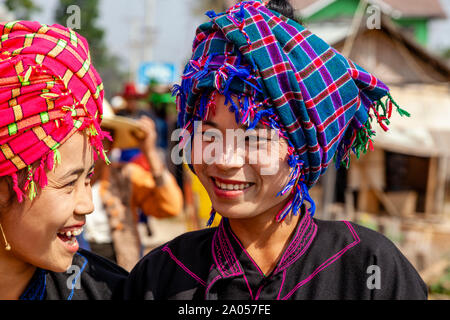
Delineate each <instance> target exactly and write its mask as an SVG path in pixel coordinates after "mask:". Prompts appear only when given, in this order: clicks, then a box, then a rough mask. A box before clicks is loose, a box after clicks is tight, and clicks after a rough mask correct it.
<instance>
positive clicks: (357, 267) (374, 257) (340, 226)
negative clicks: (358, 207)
mask: <svg viewBox="0 0 450 320" xmlns="http://www.w3.org/2000/svg"><path fill="white" fill-rule="evenodd" d="M314 220H315V222H316V224H317V226H318V228H317V229H318V231H317V239H316V240H317V245H318V246H319V247H320V246H330V247H332V250H330V251H329V252H336V253H338V255H339V257H341V258H340V260H341V263H344V264H345V265H346V266H351V267H352V270H353V271H356V272H358V273H359V274H367V273H370V272H373V270H378V271H379V272H380V274H381V283H382V284H383V288H384V290H378V291H376V292H375V293H374V297H375V298H386V299H391V298H392V299H424V298H426V296H427V287H426V284H425V283H424V282H423V280H422V279H421V277H420V275H419V274H418V272H417V271H416V269H415V268H414V266H413V265H412V264H411V263H410V262H409V261H408V259H407V258H406V257H405V256H404V255H403V253H402V252H401V251H400V249H399V248H398V247H397V246H396V245H395V244H394V243H393V242H392V241H391V240H389V239H388V238H387V237H386V236H384V235H383V234H381V233H379V232H376V231H374V230H371V229H369V228H366V227H363V226H361V225H358V224H356V223H353V222H349V221H326V220H318V219H314Z"/></svg>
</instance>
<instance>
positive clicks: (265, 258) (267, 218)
mask: <svg viewBox="0 0 450 320" xmlns="http://www.w3.org/2000/svg"><path fill="white" fill-rule="evenodd" d="M284 205H285V202H283V203H282V204H280V205H278V206H277V207H275V208H272V209H270V210H269V211H267V212H265V213H263V214H260V215H258V216H256V217H252V218H249V219H229V222H230V226H231V229H232V230H233V232H234V233H235V234H236V236H237V237H238V238H239V240H240V241H241V243H242V245H243V246H244V248H245V250H247V252H248V254H249V255H250V256H251V257H252V259H253V260H254V261H255V262H256V264H257V265H258V267H259V268H260V269H261V271H262V272H263V273H264V274H265V275H267V274H268V273H270V272H271V271H272V270H273V269H274V268H275V266H276V264H277V263H278V261H279V260H280V258H281V256H282V254H283V252H284V251H285V250H286V247H287V246H288V245H289V242H290V240H291V238H292V236H293V234H294V233H295V229H296V226H297V223H298V221H299V219H300V215H296V216H293V215H289V216H288V217H286V219H285V220H283V221H282V222H278V221H276V219H275V216H276V214H277V213H278V212H279V210H281V208H282V207H283V206H284Z"/></svg>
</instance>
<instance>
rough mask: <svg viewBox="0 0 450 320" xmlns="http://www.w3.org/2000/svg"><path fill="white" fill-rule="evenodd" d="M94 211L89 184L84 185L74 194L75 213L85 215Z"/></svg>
mask: <svg viewBox="0 0 450 320" xmlns="http://www.w3.org/2000/svg"><path fill="white" fill-rule="evenodd" d="M93 211H94V202H93V201H92V190H91V186H90V184H87V185H85V186H84V187H82V188H81V190H79V192H77V194H76V204H75V214H78V215H87V214H90V213H92V212H93Z"/></svg>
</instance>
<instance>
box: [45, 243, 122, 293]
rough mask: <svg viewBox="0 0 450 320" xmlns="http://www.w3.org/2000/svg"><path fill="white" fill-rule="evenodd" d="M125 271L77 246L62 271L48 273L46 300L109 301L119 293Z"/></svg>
mask: <svg viewBox="0 0 450 320" xmlns="http://www.w3.org/2000/svg"><path fill="white" fill-rule="evenodd" d="M127 276H128V272H127V271H125V270H124V269H122V268H121V267H119V266H118V265H116V264H115V263H113V262H111V261H109V260H107V259H105V258H103V257H101V256H98V255H96V254H94V253H92V252H89V251H86V250H83V249H80V250H79V251H78V252H76V253H75V255H74V257H73V260H72V265H71V266H70V267H69V268H68V269H67V270H66V272H49V281H48V282H47V299H50V300H54V299H58V300H59V299H68V300H110V299H115V298H116V297H117V298H118V297H120V296H121V292H122V289H123V285H124V283H125V280H126V278H127Z"/></svg>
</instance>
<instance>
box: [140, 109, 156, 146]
mask: <svg viewBox="0 0 450 320" xmlns="http://www.w3.org/2000/svg"><path fill="white" fill-rule="evenodd" d="M137 122H138V125H139V128H140V129H141V131H142V133H143V137H142V138H141V139H139V142H140V143H139V147H140V149H141V151H142V152H143V153H144V154H146V155H147V154H150V153H152V152H155V151H156V140H157V138H158V134H157V133H156V125H155V122H154V121H153V120H152V119H150V118H149V117H147V116H142V117H141V118H140V119H139V120H138V121H137Z"/></svg>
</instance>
